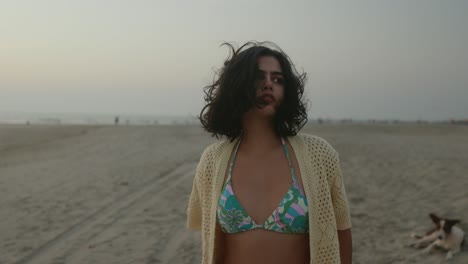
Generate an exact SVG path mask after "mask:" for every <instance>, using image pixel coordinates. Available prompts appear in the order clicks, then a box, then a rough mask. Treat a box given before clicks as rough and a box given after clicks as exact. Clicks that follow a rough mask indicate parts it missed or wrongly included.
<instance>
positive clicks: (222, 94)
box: [197, 41, 307, 142]
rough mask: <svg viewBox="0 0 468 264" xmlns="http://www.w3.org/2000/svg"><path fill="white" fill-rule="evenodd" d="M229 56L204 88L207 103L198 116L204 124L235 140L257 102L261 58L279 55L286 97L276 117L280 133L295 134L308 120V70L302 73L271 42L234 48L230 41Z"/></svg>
mask: <svg viewBox="0 0 468 264" xmlns="http://www.w3.org/2000/svg"><path fill="white" fill-rule="evenodd" d="M224 45H225V46H228V47H229V48H230V56H229V57H228V58H227V59H226V61H225V62H224V66H223V67H222V68H221V69H219V70H218V71H217V72H216V73H215V76H214V80H213V84H212V85H208V86H206V87H204V88H203V90H204V93H205V97H204V98H205V103H206V105H205V106H204V107H203V109H202V110H201V112H200V116H198V117H197V118H198V119H199V120H200V122H201V124H202V126H203V128H204V129H205V130H206V131H207V132H209V133H211V134H212V136H214V137H216V138H218V139H219V137H220V136H226V137H227V138H229V139H230V141H231V142H232V141H234V139H235V138H237V137H238V136H239V135H240V134H241V132H242V117H243V114H244V113H245V112H247V111H248V110H249V109H250V108H251V107H253V106H254V105H257V104H258V102H257V101H256V99H255V95H256V94H255V93H256V89H257V87H256V86H255V78H256V74H257V71H258V58H259V57H263V56H272V57H274V58H276V59H277V60H278V61H279V63H280V65H281V69H282V73H283V77H284V99H283V102H282V104H281V105H280V107H279V108H278V110H277V112H276V114H275V117H274V119H273V122H274V129H275V132H276V133H277V134H278V135H281V136H294V135H296V134H297V132H298V131H299V130H300V129H301V128H302V127H303V126H304V125H305V124H306V123H307V111H306V104H307V103H306V102H303V94H304V84H305V80H306V73H301V74H299V73H298V72H297V70H296V68H295V67H294V64H293V63H292V62H291V60H290V59H289V57H288V56H287V55H286V54H285V53H284V52H283V51H282V50H281V49H280V48H279V47H278V46H277V45H275V44H274V43H272V42H252V41H251V42H247V43H246V44H244V45H242V46H241V47H240V48H238V49H235V48H234V46H233V45H232V44H230V43H223V44H222V45H221V46H224Z"/></svg>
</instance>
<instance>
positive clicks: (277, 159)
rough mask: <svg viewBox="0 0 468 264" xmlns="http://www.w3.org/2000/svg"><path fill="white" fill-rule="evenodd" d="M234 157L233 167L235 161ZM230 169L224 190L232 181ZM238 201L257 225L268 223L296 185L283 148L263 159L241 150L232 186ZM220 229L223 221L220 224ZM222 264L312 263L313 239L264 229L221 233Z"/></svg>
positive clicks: (299, 183)
mask: <svg viewBox="0 0 468 264" xmlns="http://www.w3.org/2000/svg"><path fill="white" fill-rule="evenodd" d="M286 146H287V149H288V153H289V159H290V161H291V166H292V167H293V170H294V173H295V177H296V178H295V179H296V181H297V187H298V188H300V189H301V192H302V191H303V189H304V188H303V184H302V178H301V173H300V171H299V167H298V164H297V159H296V156H295V153H294V151H293V150H292V147H291V145H290V144H289V142H287V140H286ZM233 154H234V150H233V153H231V157H230V159H229V163H228V164H231V161H232V159H233V156H234V155H233ZM228 176H229V166H228V169H227V170H226V175H225V179H224V182H223V186H224V185H225V183H226V180H228ZM230 184H231V186H232V188H233V190H234V192H235V196H236V198H237V200H238V201H239V203H240V204H241V205H242V208H243V209H244V210H245V212H247V214H248V216H249V217H250V218H251V219H252V220H253V221H254V222H255V223H265V221H266V220H267V218H269V217H270V216H271V215H272V212H273V211H274V210H275V209H276V208H277V207H278V204H279V202H280V201H281V200H282V199H283V198H284V196H285V194H286V193H287V191H288V190H289V189H290V188H291V186H292V184H293V178H292V175H291V170H290V166H289V163H288V160H287V158H286V156H285V151H284V149H283V146H282V145H279V146H277V147H275V148H274V151H271V152H269V153H267V154H265V155H262V156H261V157H253V156H251V155H249V153H246V152H243V149H242V147H241V148H239V150H238V152H237V155H236V158H235V163H234V164H233V171H232V174H231V182H230ZM217 225H218V228H220V226H219V221H217ZM221 236H222V237H221V238H220V240H221V242H222V248H223V249H222V251H221V252H222V256H220V257H221V259H222V262H221V263H227V264H229V263H246V264H248V263H273V264H274V263H292V264H295V263H297V264H303V263H309V235H308V234H307V233H299V234H297V233H296V234H290V233H289V234H288V233H280V232H274V231H270V230H264V229H254V230H249V231H245V232H238V233H233V234H227V233H223V232H221Z"/></svg>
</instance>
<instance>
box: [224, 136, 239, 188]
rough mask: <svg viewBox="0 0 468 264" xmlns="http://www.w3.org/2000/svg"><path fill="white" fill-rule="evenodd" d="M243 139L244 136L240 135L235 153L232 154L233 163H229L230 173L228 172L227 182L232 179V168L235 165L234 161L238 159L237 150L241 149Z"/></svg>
mask: <svg viewBox="0 0 468 264" xmlns="http://www.w3.org/2000/svg"><path fill="white" fill-rule="evenodd" d="M241 140H242V137H239V141H237V146H236V149H235V150H234V155H233V156H232V160H231V164H230V165H229V173H228V178H227V180H226V182H228V181H229V180H231V175H232V168H233V167H234V162H235V161H236V157H237V151H238V150H239V146H240V142H241Z"/></svg>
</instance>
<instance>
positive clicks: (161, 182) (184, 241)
mask: <svg viewBox="0 0 468 264" xmlns="http://www.w3.org/2000/svg"><path fill="white" fill-rule="evenodd" d="M302 132H305V133H310V134H315V135H318V136H321V137H323V138H324V139H326V140H327V141H328V142H330V143H331V144H332V145H333V146H334V147H335V149H336V150H337V151H338V152H339V153H340V159H341V166H342V171H343V176H344V179H345V183H346V188H347V193H348V199H349V203H350V207H351V216H352V223H353V229H352V230H353V243H354V244H353V260H354V261H353V262H354V263H445V253H444V252H442V251H435V252H433V253H432V254H430V255H428V254H421V253H420V251H419V250H416V249H414V248H410V247H407V246H405V245H406V244H408V243H409V242H411V241H412V238H410V234H411V233H412V232H417V233H424V232H425V231H427V230H428V229H430V228H432V223H431V221H430V219H429V217H428V214H429V213H430V212H435V213H438V214H440V215H442V216H446V217H452V218H457V219H460V220H462V223H461V225H460V226H461V227H462V228H463V229H464V230H465V232H466V233H468V210H467V209H468V126H462V125H458V126H457V125H450V124H402V123H400V124H322V125H318V124H313V125H309V126H307V127H305V128H304V129H303V130H302ZM215 141H216V139H213V138H211V137H210V136H209V135H208V134H206V133H205V132H203V131H202V130H201V128H199V127H197V126H182V125H180V126H71V125H70V126H64V125H62V126H60V125H48V126H47V125H29V126H26V125H0V236H1V239H0V263H1V264H3V263H8V264H9V263H18V264H19V263H21V264H26V263H44V264H45V263H47V264H49V263H105V264H107V263H182V264H185V263H187V264H195V263H199V261H200V255H201V254H200V238H199V235H200V234H199V233H197V232H188V231H186V230H185V217H186V215H185V213H186V206H187V200H188V196H189V194H190V191H191V187H192V180H193V176H194V170H195V166H196V164H197V162H198V160H199V158H200V155H201V152H202V151H203V149H204V148H205V147H206V146H208V145H209V144H211V143H212V142H215ZM466 242H468V240H467V241H466ZM449 263H465V264H466V263H468V243H465V246H464V248H463V251H462V252H461V253H460V254H457V255H455V257H454V259H453V260H452V261H451V262H449Z"/></svg>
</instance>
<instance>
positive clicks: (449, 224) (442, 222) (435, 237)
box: [410, 214, 465, 259]
mask: <svg viewBox="0 0 468 264" xmlns="http://www.w3.org/2000/svg"><path fill="white" fill-rule="evenodd" d="M429 216H430V217H431V219H432V222H434V224H435V228H434V229H432V230H430V231H429V232H427V233H426V235H424V236H418V235H415V234H412V235H411V236H412V237H413V238H416V239H417V240H416V241H415V242H413V243H411V244H410V246H414V247H417V248H421V247H425V249H424V252H431V251H432V250H433V249H434V247H439V248H443V249H445V250H448V252H447V256H446V258H447V259H451V258H452V257H453V254H456V253H458V252H460V250H461V246H462V244H463V242H464V239H465V233H464V232H463V230H462V229H461V228H459V227H457V226H455V224H457V223H459V222H460V221H459V220H453V219H445V218H441V217H438V216H437V215H435V214H429Z"/></svg>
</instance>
